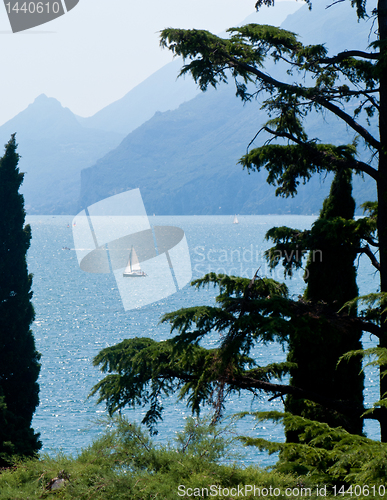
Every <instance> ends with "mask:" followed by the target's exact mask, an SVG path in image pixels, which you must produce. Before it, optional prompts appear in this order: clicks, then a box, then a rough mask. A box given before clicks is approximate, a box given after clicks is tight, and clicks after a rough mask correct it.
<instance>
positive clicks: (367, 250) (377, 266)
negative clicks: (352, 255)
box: [357, 245, 380, 271]
mask: <svg viewBox="0 0 387 500" xmlns="http://www.w3.org/2000/svg"><path fill="white" fill-rule="evenodd" d="M357 253H364V254H365V255H367V256H368V257H369V259H370V261H371V264H372V265H373V266H374V268H375V269H377V270H378V271H380V263H379V261H378V260H377V258H376V257H375V255H374V254H373V253H372V250H371V249H370V247H369V245H366V246H365V247H361V248H358V250H357Z"/></svg>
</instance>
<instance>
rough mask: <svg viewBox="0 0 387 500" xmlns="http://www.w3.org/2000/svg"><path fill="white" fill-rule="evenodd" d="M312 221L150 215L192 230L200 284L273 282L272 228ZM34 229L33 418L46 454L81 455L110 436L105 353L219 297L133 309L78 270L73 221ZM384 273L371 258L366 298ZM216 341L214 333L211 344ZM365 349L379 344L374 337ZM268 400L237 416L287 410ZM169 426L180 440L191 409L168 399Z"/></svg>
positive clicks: (209, 293) (246, 427) (186, 293)
mask: <svg viewBox="0 0 387 500" xmlns="http://www.w3.org/2000/svg"><path fill="white" fill-rule="evenodd" d="M315 218H316V217H314V216H284V215H273V216H271V215H265V216H238V219H239V224H233V217H231V216H182V217H159V216H156V217H155V216H153V217H149V221H150V223H151V225H152V226H162V225H170V226H177V227H180V228H182V229H183V230H184V232H185V235H186V238H187V242H188V246H189V252H190V257H191V264H192V278H193V279H195V278H198V277H200V276H202V275H203V274H205V273H207V272H210V271H213V272H218V273H223V272H225V273H231V274H235V275H241V276H245V277H250V278H251V277H252V276H253V275H254V273H255V271H256V270H257V269H258V268H260V276H264V275H269V274H270V273H269V269H268V266H267V264H266V262H265V260H264V259H263V251H264V250H265V249H267V248H268V247H269V246H270V244H269V243H268V242H266V241H265V240H264V236H265V233H266V231H267V230H268V229H269V228H271V227H273V226H282V225H286V226H289V227H294V228H298V229H307V228H310V227H311V224H312V223H313V221H314V220H315ZM27 222H28V223H30V224H31V226H32V245H31V248H30V250H29V253H28V266H29V271H30V272H32V273H33V274H34V278H33V291H34V296H33V303H34V307H35V312H36V318H35V322H34V324H33V326H32V328H33V332H34V335H35V340H36V346H37V349H38V350H39V352H40V353H41V354H42V359H41V363H42V369H41V373H40V379H39V384H40V405H39V407H38V408H37V411H36V414H35V416H34V419H33V427H34V429H35V430H36V431H38V432H40V433H41V440H42V442H43V449H42V451H43V452H48V453H50V454H53V453H56V452H57V451H59V450H61V451H62V452H63V453H65V454H73V455H74V454H76V452H77V451H78V450H80V449H81V448H83V447H85V446H87V445H89V444H91V442H92V441H93V439H95V438H96V437H98V436H99V435H100V434H101V433H102V432H103V431H104V429H105V426H104V424H101V423H97V420H98V418H100V417H103V416H106V411H105V408H104V406H103V405H96V398H95V397H94V398H91V399H87V396H88V394H89V392H90V390H91V388H92V387H93V386H94V385H95V384H96V383H97V382H98V381H99V380H100V379H101V378H102V374H101V373H100V372H99V370H98V369H97V368H94V367H93V366H92V360H93V358H94V356H96V354H97V353H98V352H99V351H100V350H101V349H103V348H105V347H108V346H111V345H114V344H116V343H118V342H121V341H122V340H123V339H126V338H133V337H139V336H144V337H150V338H153V339H155V340H164V339H167V338H168V337H169V335H170V333H169V328H168V326H167V325H159V324H158V323H159V319H160V317H161V316H162V315H163V314H165V313H167V312H170V311H174V310H177V309H180V308H182V307H188V306H192V305H201V304H213V303H214V302H213V301H214V297H215V295H216V290H215V289H213V288H211V289H209V290H200V291H197V290H196V289H194V288H193V287H190V286H186V287H184V288H183V289H181V290H180V291H178V292H176V293H175V294H174V295H170V296H169V297H167V298H165V299H163V300H159V301H158V302H155V303H153V304H149V305H147V306H144V307H142V308H139V309H132V310H129V311H127V312H125V310H124V308H123V305H122V302H121V299H120V294H119V290H118V287H117V284H116V281H115V279H114V276H113V274H89V273H85V272H83V271H81V269H80V268H79V265H78V260H77V256H76V252H75V250H74V242H73V236H72V217H70V216H68V217H67V216H55V217H52V216H29V217H27ZM302 274H303V271H302V270H301V271H300V272H297V273H295V276H294V277H293V278H292V279H291V280H289V279H287V280H286V284H287V285H288V287H289V289H290V292H291V294H292V295H293V296H294V297H297V296H298V295H299V294H300V293H302V291H303V288H304V282H303V279H302ZM271 276H272V277H273V278H275V279H278V280H279V281H283V271H282V269H280V268H278V269H277V270H275V272H274V273H272V275H271ZM377 279H378V276H377V275H376V274H375V272H374V269H373V267H372V266H371V264H370V263H369V262H368V261H367V258H366V257H363V258H361V259H360V262H359V269H358V285H359V288H360V293H361V294H364V293H369V292H371V291H375V290H376V289H377V286H378V280H377ZM216 342H217V338H216V337H215V336H213V337H211V339H209V340H208V345H214V344H215V343H216ZM364 344H365V345H366V346H367V347H369V346H371V345H376V340H375V339H374V338H371V337H370V336H369V334H367V335H365V336H364ZM256 355H257V357H258V360H260V359H261V360H262V361H261V362H260V361H259V363H260V364H261V363H262V364H263V365H264V364H268V363H270V362H275V361H280V360H284V359H285V357H286V353H284V352H283V351H282V349H281V347H279V346H278V345H277V344H271V345H269V346H261V347H259V349H258V348H257V350H256ZM365 397H366V403H367V404H369V405H370V404H372V402H373V401H375V400H376V399H377V398H378V376H377V372H376V371H375V370H367V372H366V392H365ZM268 399H269V398H268V397H267V396H263V397H262V398H260V399H256V400H255V401H252V400H251V396H250V395H247V394H242V395H241V396H240V397H233V398H230V399H229V401H228V403H227V412H228V413H229V414H231V413H234V412H237V411H244V410H267V409H276V410H281V409H282V405H281V402H280V401H278V400H274V401H271V402H268ZM165 407H166V410H165V414H164V420H163V422H162V423H161V424H160V425H159V436H158V439H161V440H171V439H172V438H173V436H174V433H175V432H176V431H177V430H180V429H182V428H183V426H184V420H185V418H186V417H187V416H188V415H190V411H189V410H188V409H187V407H186V406H185V403H184V402H179V403H177V402H176V400H172V399H171V400H170V401H167V402H166V404H165ZM144 413H145V410H144V409H142V408H140V409H136V410H128V411H125V414H126V415H128V417H129V418H131V419H133V420H136V421H140V420H141V419H142V415H143V414H144ZM240 425H241V426H242V427H240V430H241V431H243V432H244V433H246V434H247V433H249V434H253V435H257V436H260V437H265V438H267V439H273V440H282V439H283V430H282V428H281V426H274V425H272V424H269V423H267V424H266V423H265V424H259V425H258V427H257V428H256V429H252V423H251V422H243V423H242V424H240ZM366 432H367V435H368V436H369V437H372V438H375V439H377V438H378V437H379V436H378V432H379V431H378V426H377V424H376V423H375V422H367V424H366ZM243 462H244V463H252V462H254V463H261V464H262V465H268V464H271V463H273V457H268V456H267V455H266V454H264V453H260V452H257V451H255V450H252V449H249V450H248V453H247V455H246V457H245V458H244V459H243Z"/></svg>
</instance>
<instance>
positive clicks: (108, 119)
mask: <svg viewBox="0 0 387 500" xmlns="http://www.w3.org/2000/svg"><path fill="white" fill-rule="evenodd" d="M299 8H300V3H297V2H289V1H279V2H276V5H275V6H274V7H262V8H261V9H260V10H259V12H254V13H252V14H251V15H250V16H249V17H248V18H247V19H245V20H244V21H243V23H239V24H247V23H254V22H255V23H261V24H271V25H273V26H279V25H280V24H281V23H282V22H283V21H284V20H285V19H286V17H287V16H288V15H290V14H293V13H294V12H295V11H296V10H298V9H299ZM222 36H226V33H225V32H224V33H222ZM182 65H183V62H182V60H181V59H180V58H178V59H176V60H174V61H172V62H171V63H169V64H166V65H165V66H163V67H162V68H161V69H159V70H158V71H156V72H155V73H153V74H152V75H151V76H150V77H148V78H147V79H146V80H144V81H143V82H141V83H140V84H139V85H137V86H136V87H135V88H134V89H132V90H130V91H129V92H128V93H127V94H126V95H125V96H124V97H122V98H121V99H119V100H118V101H115V102H113V103H112V104H109V105H108V106H106V107H105V108H103V109H102V110H100V111H98V112H97V113H96V114H95V115H93V116H91V117H88V118H82V117H79V116H78V117H77V119H78V121H79V123H80V124H81V125H83V126H84V127H91V128H96V129H100V130H107V131H110V132H117V133H122V134H124V135H127V134H129V133H130V132H132V131H133V130H135V129H136V128H137V127H139V126H140V125H142V124H143V123H144V122H146V121H147V120H149V119H150V118H152V116H153V115H154V114H155V113H156V112H158V111H161V112H163V111H169V110H174V109H177V108H178V107H179V106H180V104H182V103H183V102H186V101H189V100H191V99H193V98H194V97H195V96H196V95H198V94H199V93H200V90H199V89H198V87H197V85H196V84H195V83H194V81H193V80H192V78H190V77H186V78H177V75H178V74H179V71H180V68H181V67H182Z"/></svg>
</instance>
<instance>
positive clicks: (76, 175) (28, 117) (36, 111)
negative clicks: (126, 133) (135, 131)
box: [0, 94, 123, 215]
mask: <svg viewBox="0 0 387 500" xmlns="http://www.w3.org/2000/svg"><path fill="white" fill-rule="evenodd" d="M14 132H16V140H17V142H18V144H19V148H18V152H19V154H20V155H21V159H20V162H19V168H20V171H21V172H25V176H24V181H23V184H22V187H21V192H22V193H23V194H24V198H25V206H26V209H27V212H28V213H29V214H31V215H32V214H45V213H47V214H49V213H52V214H71V213H72V214H74V213H76V211H77V208H78V203H79V195H80V172H81V170H82V169H83V168H85V166H88V165H92V164H93V163H94V162H95V161H96V160H97V159H98V158H99V157H101V156H102V155H104V154H105V153H106V152H107V151H109V150H111V149H113V148H114V147H116V146H117V145H118V144H119V142H120V141H121V140H122V137H123V136H122V135H120V134H117V133H112V132H104V131H101V130H92V129H87V128H84V127H82V126H81V125H80V124H79V122H78V120H77V119H76V117H75V115H74V114H73V113H72V112H71V111H70V110H69V109H68V108H63V107H62V105H61V104H60V103H59V102H58V101H57V100H56V99H54V98H48V97H47V96H45V95H44V94H42V95H40V96H39V97H37V98H36V99H35V101H34V102H33V103H32V104H30V105H29V106H28V107H27V108H26V109H25V110H24V111H22V112H21V113H19V114H18V115H16V116H15V117H14V118H12V119H11V120H9V121H8V122H6V123H5V124H4V125H2V126H1V127H0V140H1V141H2V143H3V144H5V143H6V142H8V140H9V138H10V135H11V134H12V133H14Z"/></svg>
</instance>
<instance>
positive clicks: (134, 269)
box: [124, 246, 146, 278]
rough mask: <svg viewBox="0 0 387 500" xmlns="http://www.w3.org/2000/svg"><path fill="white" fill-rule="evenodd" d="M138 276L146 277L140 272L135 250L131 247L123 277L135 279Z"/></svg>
mask: <svg viewBox="0 0 387 500" xmlns="http://www.w3.org/2000/svg"><path fill="white" fill-rule="evenodd" d="M139 276H146V274H145V273H144V271H142V270H141V267H140V262H139V260H138V257H137V254H136V250H135V249H134V248H133V246H132V248H131V250H130V255H129V262H128V265H127V266H126V268H125V271H124V277H125V278H135V277H139Z"/></svg>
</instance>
